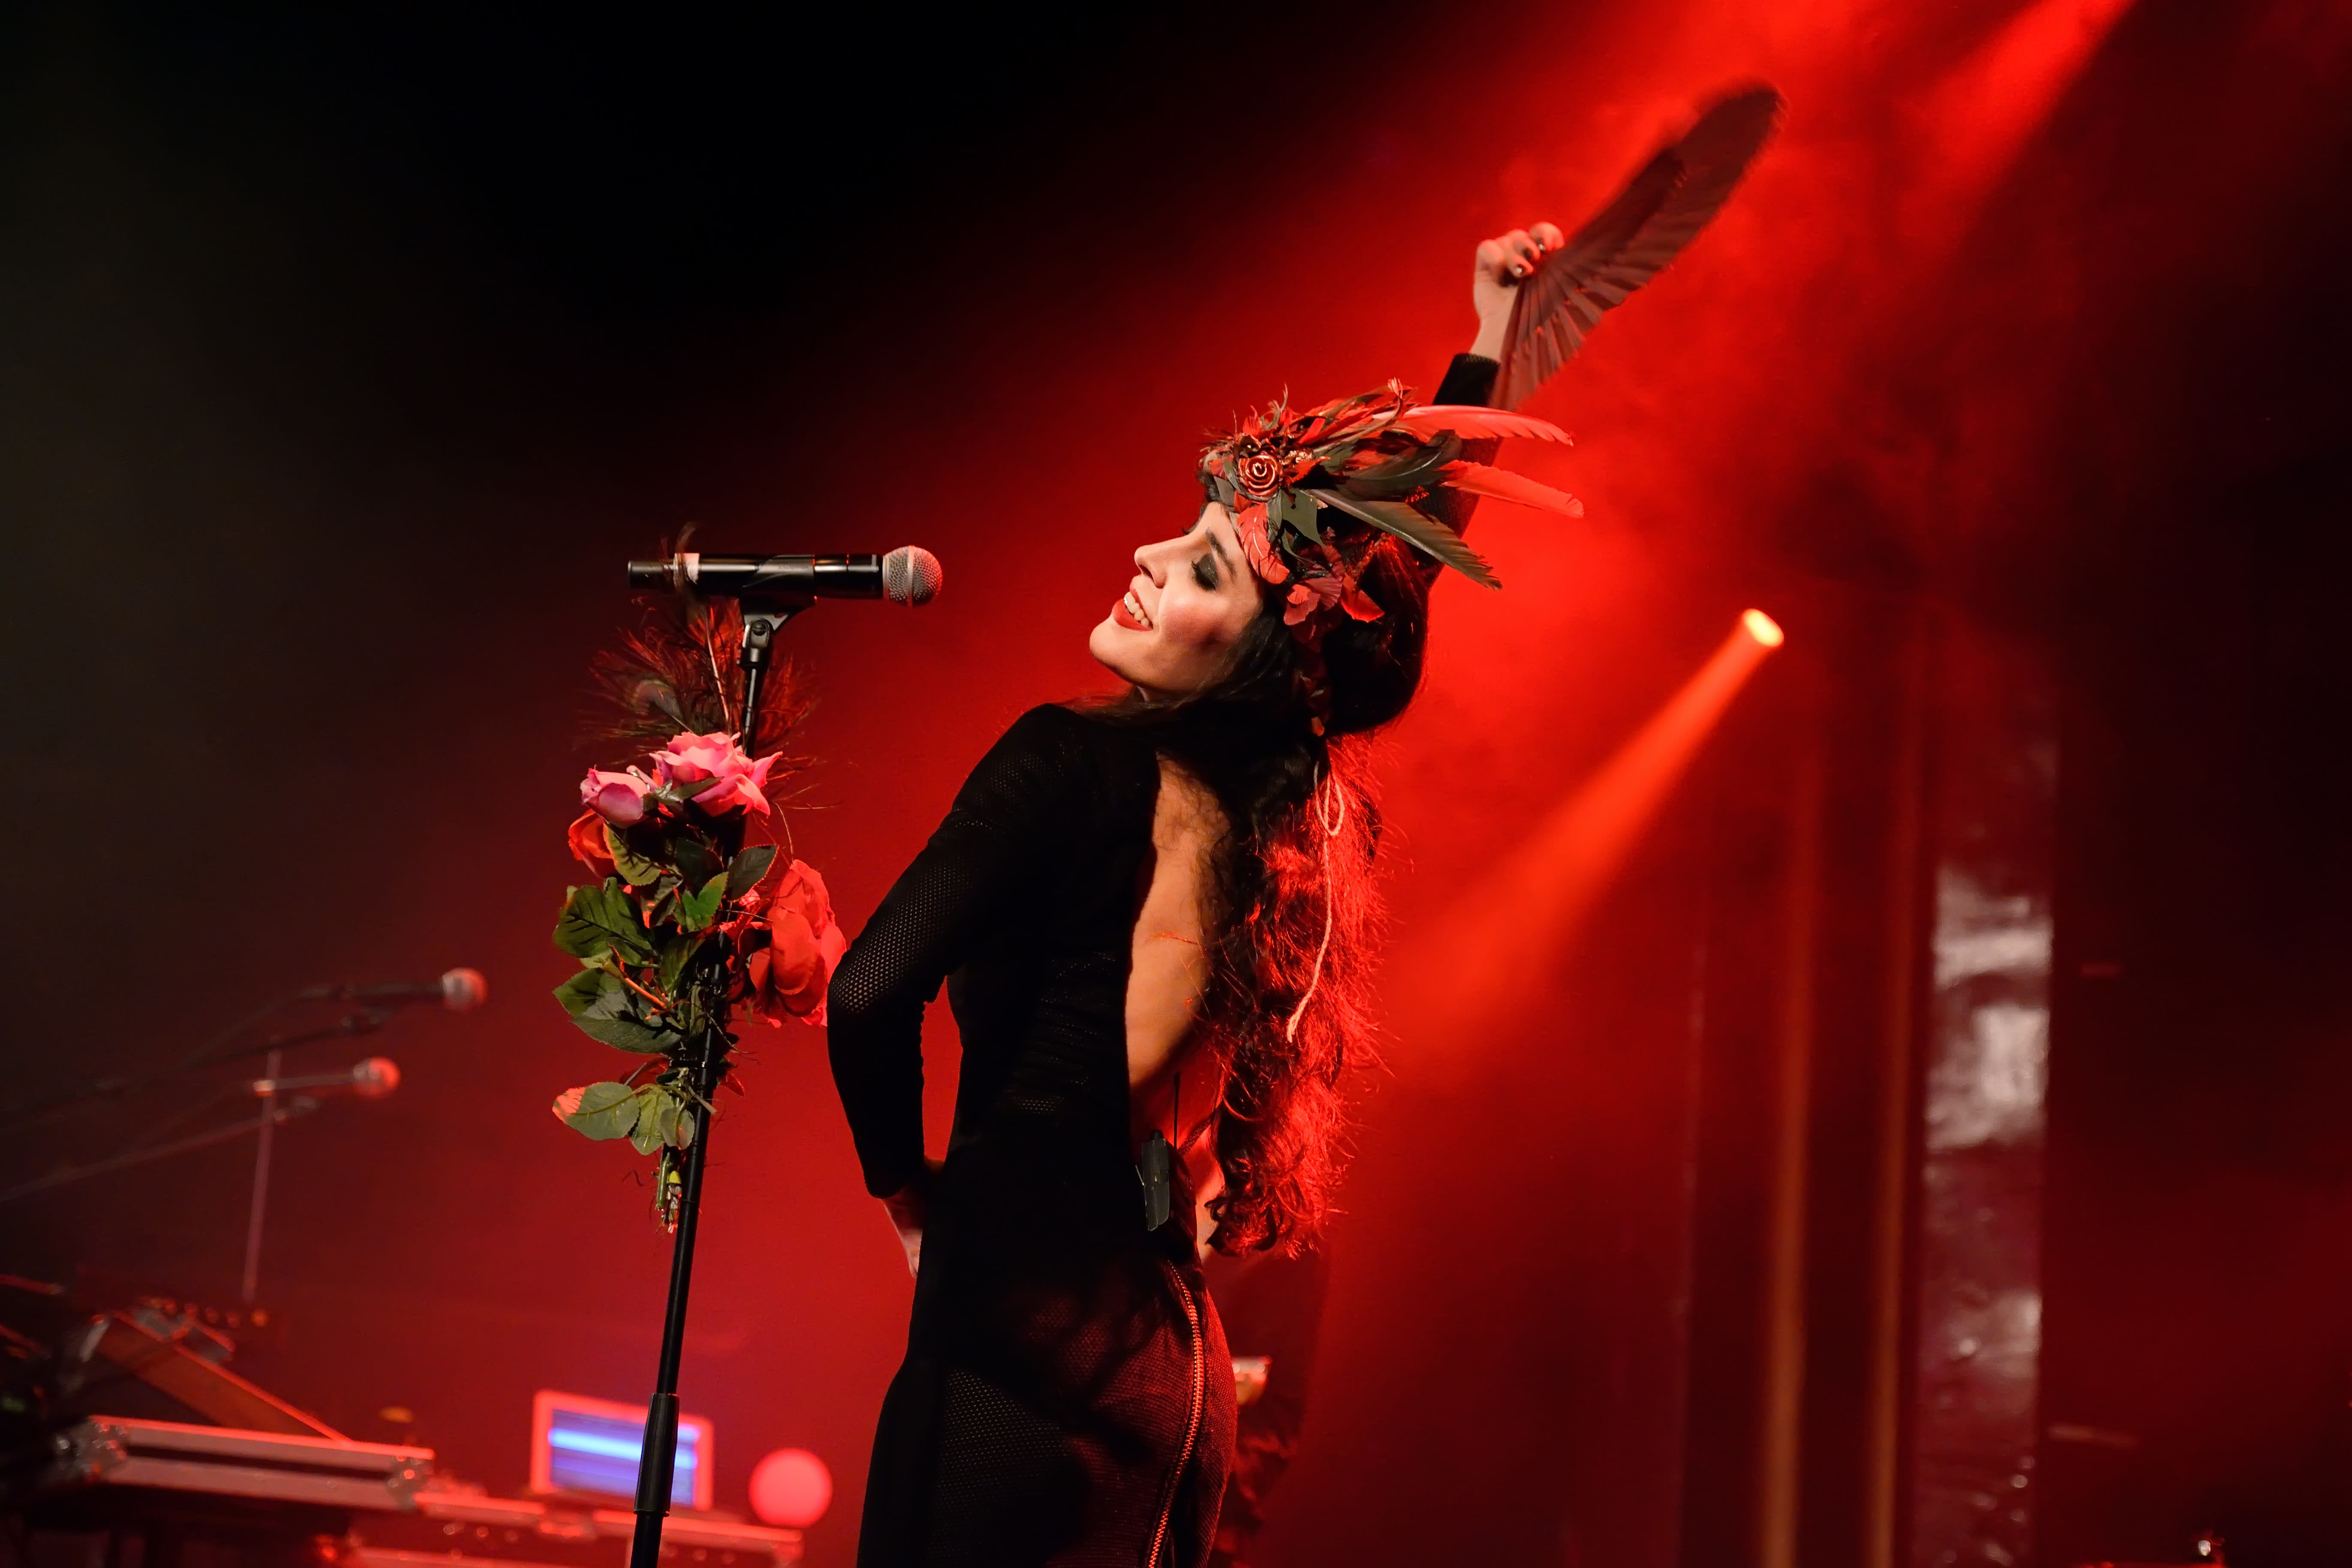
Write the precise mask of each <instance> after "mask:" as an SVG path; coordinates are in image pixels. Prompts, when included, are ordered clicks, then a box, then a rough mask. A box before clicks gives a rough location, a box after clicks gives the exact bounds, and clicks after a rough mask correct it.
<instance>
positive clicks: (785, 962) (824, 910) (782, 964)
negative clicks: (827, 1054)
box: [749, 860, 849, 1024]
mask: <svg viewBox="0 0 2352 1568" xmlns="http://www.w3.org/2000/svg"><path fill="white" fill-rule="evenodd" d="M761 924H763V925H765V926H766V927H767V928H768V945H767V946H766V947H764V948H762V949H761V950H760V951H759V952H755V953H753V954H752V955H751V963H750V965H749V973H750V974H751V989H752V994H753V996H754V998H755V999H756V1002H757V1005H758V1006H759V1009H760V1011H761V1013H762V1014H763V1015H765V1016H766V1017H767V1020H768V1022H769V1023H771V1024H781V1023H782V1022H783V1021H784V1019H785V1018H786V1017H793V1018H800V1019H803V1020H804V1021H806V1022H808V1023H811V1024H822V1023H824V993H825V988H826V987H827V986H829V985H831V984H833V972H834V971H835V969H837V968H839V967H840V966H841V955H842V954H843V953H845V952H848V951H849V937H848V934H847V933H846V932H845V931H843V930H842V929H841V927H839V926H838V925H835V923H834V919H833V899H832V896H831V895H830V894H828V893H827V892H826V891H825V890H824V878H823V877H820V876H818V875H817V874H816V870H815V868H813V867H811V866H808V865H805V864H803V862H801V861H798V860H795V861H793V863H792V864H791V865H790V866H787V867H785V868H784V870H783V872H782V876H781V877H779V878H778V879H777V881H776V885H775V888H774V890H773V891H772V893H771V894H770V895H769V903H768V912H767V914H766V916H765V917H764V918H763V919H762V920H761Z"/></svg>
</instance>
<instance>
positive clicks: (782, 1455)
mask: <svg viewBox="0 0 2352 1568" xmlns="http://www.w3.org/2000/svg"><path fill="white" fill-rule="evenodd" d="M831 1506H833V1472H832V1471H830V1470H828V1469H826V1468H824V1460H823V1459H820V1458H817V1457H816V1456H815V1455H814V1454H812V1453H810V1452H809V1451H808V1450H807V1449H806V1448H779V1449H777V1450H776V1451H775V1452H774V1453H772V1454H771V1455H769V1456H768V1457H767V1458H764V1459H762V1460H761V1461H760V1463H759V1464H758V1465H757V1466H756V1467H755V1468H753V1469H752V1471H751V1511H752V1512H753V1513H756V1514H758V1515H759V1516H760V1518H761V1520H762V1521H766V1522H767V1523H769V1524H777V1525H782V1526H783V1527H784V1528H785V1529H787V1530H805V1529H807V1528H808V1527H809V1526H810V1525H812V1524H814V1523H815V1522H816V1521H818V1520H820V1519H823V1518H824V1510H826V1509H828V1508H830V1507H831Z"/></svg>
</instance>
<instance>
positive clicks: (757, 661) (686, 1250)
mask: <svg viewBox="0 0 2352 1568" xmlns="http://www.w3.org/2000/svg"><path fill="white" fill-rule="evenodd" d="M812 602H813V601H812V600H811V599H809V598H805V597H801V596H797V595H792V596H778V597H774V598H760V599H747V600H743V601H741V607H742V611H743V648H742V653H741V654H740V657H739V658H737V659H736V667H737V668H739V669H740V670H741V671H742V672H743V701H742V706H741V707H740V708H739V709H737V710H736V711H738V712H740V713H741V714H742V715H743V731H742V734H741V736H740V739H739V741H738V742H737V743H738V744H739V745H740V747H741V748H742V751H743V753H744V755H746V756H750V755H751V752H752V747H753V746H754V745H755V744H756V743H757V742H758V740H759V735H758V733H757V731H758V729H759V723H760V687H761V682H762V681H763V680H764V679H766V676H767V673H768V668H769V662H770V659H769V656H770V654H771V652H772V649H773V647H774V644H775V637H776V633H777V632H778V631H780V630H781V629H782V627H783V625H784V623H785V622H787V621H789V620H791V619H792V618H793V616H797V615H799V614H800V613H801V612H802V611H803V610H805V609H807V608H808V607H809V605H810V604H811V603H812ZM729 1045H730V1041H729V1039H728V1037H727V1019H726V1018H725V1017H724V1016H719V1017H714V1018H713V1019H711V1020H710V1023H709V1026H708V1027H706V1028H705V1029H704V1030H703V1033H702V1038H701V1040H700V1042H699V1043H698V1046H697V1048H696V1052H695V1062H694V1089H695V1092H696V1093H697V1094H698V1095H699V1096H700V1097H701V1100H702V1102H703V1103H704V1104H705V1105H710V1104H714V1103H716V1101H717V1096H718V1093H719V1080H720V1079H722V1078H724V1077H725V1076H726V1072H727V1052H728V1047H729ZM716 1120H717V1118H715V1117H705V1118H704V1119H703V1124H702V1129H701V1135H700V1136H699V1137H698V1138H696V1139H695V1141H694V1142H693V1143H692V1144H691V1145H689V1146H688V1149H687V1151H686V1170H685V1173H684V1175H685V1180H684V1182H683V1183H681V1186H682V1188H683V1191H682V1192H681V1193H680V1194H679V1198H678V1212H677V1232H676V1234H675V1236H674V1237H673V1238H672V1240H671V1244H670V1258H669V1300H668V1303H667V1306H666V1307H665V1309H664V1310H663V1316H662V1336H661V1358H660V1360H659V1362H658V1363H656V1367H655V1371H654V1392H653V1397H652V1398H651V1399H650V1400H648V1401H647V1402H646V1438H645V1447H644V1448H643V1449H642V1450H641V1451H640V1452H639V1454H638V1457H637V1495H636V1500H635V1511H636V1515H637V1528H636V1532H635V1535H634V1536H633V1537H632V1538H631V1540H630V1542H629V1568H657V1565H658V1564H659V1563H660V1562H661V1541H662V1521H664V1520H665V1519H667V1518H668V1516H669V1499H670V1488H671V1485H672V1478H673V1477H674V1476H675V1474H676V1472H677V1373H678V1363H679V1362H680V1360H681V1359H682V1358H683V1356H684V1353H685V1350H686V1307H687V1296H688V1292H689V1291H690V1290H691V1289H692V1288H693V1284H694V1238H695V1226H696V1222H697V1220H698V1219H699V1217H700V1216H701V1214H702V1173H703V1171H704V1169H705V1167H706V1166H708V1165H709V1162H710V1134H711V1132H712V1131H713V1127H712V1123H713V1122H714V1121H716Z"/></svg>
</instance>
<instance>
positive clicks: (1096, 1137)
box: [827, 354, 1496, 1568]
mask: <svg viewBox="0 0 2352 1568" xmlns="http://www.w3.org/2000/svg"><path fill="white" fill-rule="evenodd" d="M1495 369H1496V367H1495V363H1494V362H1493V361H1491V360H1484V359H1477V358H1474V357H1472V356H1470V355H1467V354H1465V355H1460V356H1457V357H1456V358H1455V360H1454V364H1453V367H1452V369H1451V370H1449V371H1448V373H1447V374H1446V376H1445V379H1444V383H1443V384H1441V385H1440V386H1439V388H1438V392H1437V395H1436V397H1435V398H1434V399H1433V401H1435V402H1438V403H1473V404H1475V403H1484V402H1486V397H1487V395H1488V390H1489V389H1490V388H1491V387H1492V385H1493V384H1494V379H1495ZM1467 450H1468V452H1469V453H1470V455H1472V456H1474V457H1477V456H1480V455H1481V453H1482V452H1483V454H1484V456H1485V457H1489V458H1490V457H1491V456H1492V455H1493V443H1474V444H1472V446H1471V447H1469V448H1467ZM1449 500H1452V501H1453V502H1454V503H1455V504H1456V505H1457V507H1458V508H1459V511H1458V515H1457V516H1456V517H1455V518H1454V519H1450V520H1449V521H1454V523H1455V526H1457V527H1459V526H1462V525H1463V524H1464V523H1466V521H1467V505H1466V503H1467V501H1468V500H1469V498H1467V497H1449ZM1159 790H1160V763H1159V758H1158V755H1157V753H1156V752H1155V751H1154V748H1153V743H1152V740H1151V737H1150V734H1149V732H1148V731H1139V730H1136V729H1132V728H1125V727H1121V726H1118V725H1113V724H1106V723H1104V722H1101V721H1098V720H1095V719H1089V718H1087V717H1086V716H1085V715H1083V714H1081V713H1077V712H1074V711H1072V710H1069V709H1066V708H1036V709H1032V710H1030V711H1029V712H1027V713H1025V714H1024V715H1023V716H1022V717H1021V719H1020V720H1019V721H1017V722H1015V723H1014V724H1013V728H1012V729H1010V730H1009V731H1006V732H1005V734H1004V737H1003V739H1002V740H1000V741H998V742H996V744H995V746H994V747H993V748H992V749H991V750H990V752H989V753H988V755H987V756H985V757H983V758H982V759H981V763H980V765H979V766H978V767H977V768H974V769H973V770H972V773H971V777H970V778H969V779H967V780H965V781H964V786H963V789H962V790H961V792H960V793H959V794H958V795H957V796H956V800H955V805H954V806H953V808H952V809H951V810H950V811H949V813H948V816H947V820H946V821H944V822H942V823H941V824H940V828H939V831H938V832H937V833H934V834H933V835H932V836H931V841H930V843H929V845H928V846H926V847H925V848H924V850H923V852H922V853H921V854H920V855H919V856H917V857H916V858H915V863H914V864H913V865H911V866H909V867H908V868H907V871H906V874H905V875H904V876H901V877H900V878H899V879H898V882H897V884H896V885H894V886H893V887H892V888H891V889H890V891H889V894H888V895H887V897H886V898H884V899H883V900H882V904H881V907H880V908H879V909H877V910H875V911H874V918H873V919H872V920H871V921H867V922H866V929H865V931H862V932H861V933H859V935H858V938H857V941H856V942H855V943H853V944H852V945H851V947H850V949H849V952H848V954H847V956H846V957H845V958H844V959H843V961H842V964H841V968H840V971H839V972H838V973H836V974H835V976H834V981H833V989H832V992H831V994H830V996H829V999H828V1003H827V1011H828V1017H829V1020H830V1027H829V1030H828V1034H829V1036H830V1039H831V1049H832V1056H833V1074H834V1080H835V1083H836V1084H837V1085H839V1087H840V1089H841V1099H842V1104H843V1106H844V1107H845V1109H846V1110H848V1112H849V1124H850V1130H851V1131H852V1132H853V1133H854V1134H855V1135H856V1141H857V1154H858V1159H859V1161H860V1162H861V1163H862V1164H863V1165H864V1167H865V1172H866V1190H867V1191H869V1192H871V1193H873V1194H875V1195H876V1196H877V1197H882V1196H887V1195H889V1194H893V1193H896V1192H898V1191H899V1190H901V1189H902V1188H904V1187H905V1186H906V1185H907V1184H908V1183H909V1182H911V1181H914V1180H916V1179H917V1178H918V1177H919V1176H920V1175H921V1174H922V1172H923V1117H922V1099H923V1059H922V1021H923V1005H924V1004H925V1003H927V1002H929V1000H931V999H932V998H933V997H935V996H937V995H938V994H939V990H940V983H941V982H942V981H943V980H945V981H946V982H947V984H948V997H949V1000H950V1003H951V1004H952V1005H954V1008H955V1016H956V1024H957V1026H958V1028H959V1029H960V1030H961V1034H962V1037H963V1063H962V1070H961V1076H960V1079H959V1082H958V1085H957V1090H956V1114H955V1130H954V1132H953V1133H952V1135H951V1136H950V1139H949V1142H948V1155H947V1163H946V1168H945V1169H944V1170H943V1171H942V1172H941V1173H940V1175H939V1177H938V1179H937V1181H936V1183H935V1184H934V1185H933V1188H932V1191H931V1192H930V1194H929V1223H928V1227H927V1229H926V1230H925V1233H924V1237H923V1262H922V1273H921V1277H920V1278H919V1279H918V1280H917V1281H916V1285H915V1311H914V1321H913V1323H912V1325H911V1327H910V1328H909V1329H908V1336H907V1359H906V1362H905V1363H903V1364H902V1365H901V1366H900V1367H899V1369H898V1376H896V1377H895V1378H893V1379H892V1380H891V1383H890V1391H889V1393H888V1394H887V1395H885V1396H884V1399H883V1402H882V1418H881V1422H880V1425H879V1426H878V1427H877V1430H876V1432H875V1435H874V1466H873V1469H872V1472H871V1474H870V1475H869V1476H868V1478H867V1480H866V1511H865V1516H864V1521H863V1523H862V1525H861V1531H862V1533H861V1534H860V1536H859V1540H858V1552H857V1560H858V1563H859V1564H860V1565H861V1568H944V1565H949V1564H986V1565H988V1568H999V1565H1004V1568H1011V1565H1014V1564H1022V1563H1054V1564H1057V1565H1061V1564H1067V1565H1070V1568H1095V1565H1097V1564H1099V1565H1101V1568H1138V1565H1139V1564H1140V1565H1143V1568H1197V1565H1198V1564H1201V1563H1205V1562H1206V1560H1207V1557H1208V1553H1209V1549H1210V1546H1211V1544H1212V1542H1213V1538H1214V1535H1215V1531H1216V1523H1217V1508H1218V1504H1219V1501H1220V1499H1221V1498H1222V1496H1223V1492H1224V1490H1225V1481H1226V1477H1227V1474H1228V1472H1229V1470H1230V1469H1231V1467H1232V1464H1233V1459H1234V1378H1233V1365H1232V1360H1231V1357H1230V1354H1229V1353H1228V1352H1227V1350H1226V1348H1225V1339H1224V1333H1223V1329H1222V1328H1221V1327H1220V1326H1219V1324H1218V1321H1217V1316H1216V1312H1215V1310H1213V1308H1212V1307H1211V1306H1210V1305H1209V1299H1208V1294H1207V1292H1206V1290H1205V1289H1203V1286H1202V1278H1201V1269H1200V1266H1199V1263H1198V1260H1197V1259H1196V1258H1195V1257H1194V1256H1193V1253H1192V1244H1191V1240H1190V1238H1189V1237H1188V1236H1186V1235H1185V1234H1184V1231H1185V1227H1184V1226H1183V1225H1182V1224H1181V1223H1170V1224H1168V1225H1165V1226H1161V1227H1160V1230H1159V1231H1158V1232H1156V1233H1155V1232H1147V1231H1146V1230H1145V1229H1144V1227H1143V1203H1142V1189H1141V1185H1140V1183H1139V1178H1138V1177H1137V1174H1136V1168H1135V1157H1136V1152H1135V1149H1134V1147H1133V1146H1132V1144H1131V1143H1130V1142H1129V1111H1128V1089H1127V980H1128V965H1129V958H1130V956H1131V953H1132V951H1133V949H1132V942H1133V936H1134V930H1135V921H1136V917H1137V914H1138V912H1139V910H1140V907H1141V904H1142V900H1143V895H1144V892H1145V891H1146V890H1147V889H1148V888H1149V887H1150V871H1151V867H1150V858H1151V819H1152V811H1153V806H1154V805H1155V803H1156V801H1157V799H1158V795H1159ZM1190 1210H1191V1205H1190V1204H1189V1202H1188V1201H1187V1198H1186V1194H1184V1193H1183V1192H1182V1191H1181V1187H1180V1189H1179V1190H1178V1192H1177V1194H1176V1212H1177V1214H1178V1215H1180V1216H1181V1215H1185V1214H1188V1213H1189V1212H1190Z"/></svg>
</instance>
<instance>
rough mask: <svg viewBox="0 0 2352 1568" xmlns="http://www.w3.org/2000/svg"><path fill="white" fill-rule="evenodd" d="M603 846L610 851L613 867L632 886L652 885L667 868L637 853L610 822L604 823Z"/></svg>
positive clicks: (647, 886) (660, 877)
mask: <svg viewBox="0 0 2352 1568" xmlns="http://www.w3.org/2000/svg"><path fill="white" fill-rule="evenodd" d="M604 847H605V848H606V849H608V850H610V851H611V852H612V855H613V868H614V870H616V871H618V872H620V873H621V880H623V881H624V882H626V883H627V884H628V885H629V886H631V887H632V888H650V887H652V886H653V885H654V884H655V883H656V882H658V881H660V880H661V879H662V873H663V871H664V870H666V869H667V868H666V867H664V866H663V865H661V864H660V862H658V861H656V860H652V859H649V858H646V857H645V856H643V855H640V854H638V853H637V851H636V848H635V846H633V845H631V844H630V842H629V840H628V838H627V837H625V835H623V833H622V832H621V830H620V829H619V828H617V827H614V826H613V825H612V824H610V823H606V824H605V825H604Z"/></svg>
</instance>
